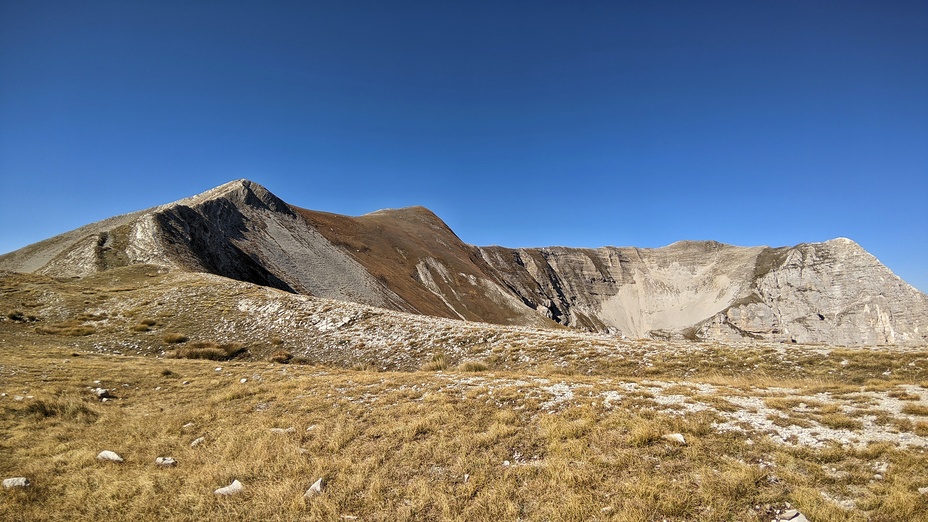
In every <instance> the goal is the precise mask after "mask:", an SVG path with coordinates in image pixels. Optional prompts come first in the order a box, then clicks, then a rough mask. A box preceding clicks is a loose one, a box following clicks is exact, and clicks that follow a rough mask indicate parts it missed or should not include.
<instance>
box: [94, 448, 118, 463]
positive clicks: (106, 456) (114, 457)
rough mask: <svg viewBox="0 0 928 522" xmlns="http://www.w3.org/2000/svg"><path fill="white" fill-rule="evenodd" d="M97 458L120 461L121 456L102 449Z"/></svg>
mask: <svg viewBox="0 0 928 522" xmlns="http://www.w3.org/2000/svg"><path fill="white" fill-rule="evenodd" d="M97 460H108V461H110V462H122V457H120V456H119V455H117V454H116V453H115V452H112V451H110V450H103V451H101V452H100V453H99V454H97Z"/></svg>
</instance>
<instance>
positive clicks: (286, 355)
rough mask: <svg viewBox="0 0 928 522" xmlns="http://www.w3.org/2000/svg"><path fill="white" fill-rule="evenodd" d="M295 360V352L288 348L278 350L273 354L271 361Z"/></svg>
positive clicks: (280, 362) (286, 361)
mask: <svg viewBox="0 0 928 522" xmlns="http://www.w3.org/2000/svg"><path fill="white" fill-rule="evenodd" d="M291 360H293V354H292V353H290V352H288V351H286V350H277V351H276V352H274V353H273V354H271V362H275V363H279V364H287V363H289V362H290V361H291Z"/></svg>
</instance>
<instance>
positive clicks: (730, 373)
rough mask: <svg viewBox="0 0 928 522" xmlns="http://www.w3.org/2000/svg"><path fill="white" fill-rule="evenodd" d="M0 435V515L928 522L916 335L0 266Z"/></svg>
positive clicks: (924, 380)
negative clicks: (549, 313)
mask: <svg viewBox="0 0 928 522" xmlns="http://www.w3.org/2000/svg"><path fill="white" fill-rule="evenodd" d="M210 359H219V360H210ZM96 388H105V389H106V390H108V393H109V394H111V395H112V396H113V397H112V398H111V399H108V400H107V401H105V402H102V401H100V400H99V398H98V396H97V395H96V394H95V393H93V391H92V390H93V389H96ZM0 435H2V436H0V478H9V477H26V478H28V479H29V480H30V481H31V482H32V486H31V487H30V488H27V489H0V520H3V521H6V520H11V521H12V520H24V521H26V520H28V521H33V520H68V521H71V520H93V521H103V520H106V521H110V520H132V521H136V522H137V521H142V520H326V521H328V520H390V521H393V520H461V521H481V520H486V521H490V520H492V521H497V520H552V521H555V520H557V521H560V520H568V521H569V520H577V521H580V520H620V521H625V520H629V521H664V520H667V521H689V520H700V521H702V520H712V521H715V520H735V521H741V520H745V521H752V520H757V521H767V520H771V519H773V518H775V516H776V514H777V512H778V511H782V510H784V509H786V508H787V507H792V508H796V509H799V510H801V511H802V513H803V514H804V515H805V516H806V517H807V518H808V519H809V520H811V521H812V522H822V521H845V520H850V521H864V520H874V521H905V522H910V521H920V520H925V521H928V455H926V453H925V452H926V450H928V349H926V348H925V347H907V348H903V347H879V348H842V347H829V346H797V345H781V344H769V343H768V344H764V343H742V344H737V345H731V346H726V345H721V344H717V343H700V342H682V341H654V340H630V339H616V338H613V337H606V336H596V335H587V334H582V333H579V332H575V331H569V330H564V329H551V330H532V329H527V328H518V327H507V326H494V325H486V324H481V323H466V322H462V321H452V320H445V319H433V318H427V317H422V316H415V315H409V314H401V313H398V312H390V311H387V310H380V309H376V308H370V307H365V306H361V305H356V304H351V303H340V302H336V301H330V300H324V299H316V298H311V297H307V296H297V295H292V294H287V293H283V292H279V291H276V290H271V289H267V288H263V287H258V286H255V285H250V284H246V283H241V282H237V281H231V280H228V279H224V278H220V277H216V276H210V275H206V274H191V273H183V272H169V271H165V270H163V269H161V268H158V267H151V266H132V267H126V268H121V269H114V270H110V271H107V272H105V273H103V274H96V275H92V276H88V277H85V278H74V279H55V278H50V277H45V276H40V275H27V274H14V273H0ZM200 438H202V443H200V444H198V445H196V446H195V447H191V443H192V442H193V441H194V440H197V439H200ZM681 439H682V441H681ZM103 450H110V451H114V452H116V453H118V454H119V455H121V456H122V457H123V458H124V460H125V461H124V462H122V463H118V464H117V463H112V462H104V461H99V460H97V459H96V456H97V454H98V453H100V452H101V451H103ZM162 456H164V457H168V456H169V457H174V458H175V459H176V460H177V463H178V464H177V466H176V467H172V468H159V467H157V466H155V459H156V458H157V457H162ZM319 478H322V479H323V482H324V489H323V491H322V493H321V494H318V495H316V496H314V497H312V498H310V499H309V500H304V499H303V494H304V492H306V490H307V488H309V486H310V485H311V484H313V483H314V482H315V481H316V480H317V479H319ZM233 480H238V481H240V482H241V483H242V484H244V490H243V491H242V492H241V493H240V494H239V495H236V496H231V497H217V496H216V495H214V493H213V492H214V490H216V489H217V488H220V487H223V486H226V485H228V484H230V483H231V482H232V481H233Z"/></svg>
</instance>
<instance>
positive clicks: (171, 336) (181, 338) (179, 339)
mask: <svg viewBox="0 0 928 522" xmlns="http://www.w3.org/2000/svg"><path fill="white" fill-rule="evenodd" d="M161 339H162V340H163V341H164V342H166V343H168V344H178V343H185V342H187V341H188V338H187V336H186V335H184V334H182V333H176V332H174V333H167V334H164V337H162V338H161Z"/></svg>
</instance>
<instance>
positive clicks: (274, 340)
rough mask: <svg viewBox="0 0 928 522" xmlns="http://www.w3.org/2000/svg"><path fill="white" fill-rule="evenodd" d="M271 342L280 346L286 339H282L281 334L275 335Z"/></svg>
mask: <svg viewBox="0 0 928 522" xmlns="http://www.w3.org/2000/svg"><path fill="white" fill-rule="evenodd" d="M271 344H273V345H274V346H280V345H282V344H284V340H283V339H281V338H280V336H277V335H275V336H274V337H271Z"/></svg>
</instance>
